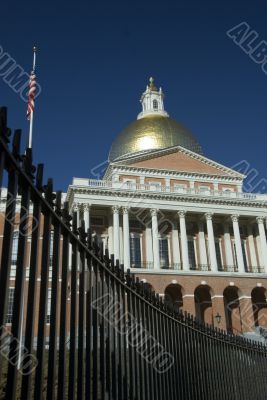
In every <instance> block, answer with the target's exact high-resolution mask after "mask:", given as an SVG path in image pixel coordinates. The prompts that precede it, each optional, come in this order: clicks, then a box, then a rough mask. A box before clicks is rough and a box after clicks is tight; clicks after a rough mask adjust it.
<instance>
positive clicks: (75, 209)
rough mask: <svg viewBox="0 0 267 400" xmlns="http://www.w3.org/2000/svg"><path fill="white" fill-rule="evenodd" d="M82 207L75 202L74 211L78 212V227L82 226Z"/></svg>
mask: <svg viewBox="0 0 267 400" xmlns="http://www.w3.org/2000/svg"><path fill="white" fill-rule="evenodd" d="M80 207H81V205H80V204H79V203H74V204H73V211H74V212H76V214H77V227H79V226H80Z"/></svg>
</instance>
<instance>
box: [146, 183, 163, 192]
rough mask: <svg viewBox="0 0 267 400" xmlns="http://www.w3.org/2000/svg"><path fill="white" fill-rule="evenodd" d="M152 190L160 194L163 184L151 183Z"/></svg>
mask: <svg viewBox="0 0 267 400" xmlns="http://www.w3.org/2000/svg"><path fill="white" fill-rule="evenodd" d="M149 188H150V190H153V191H156V192H159V191H160V190H161V183H160V182H149Z"/></svg>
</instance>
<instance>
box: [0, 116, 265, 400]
mask: <svg viewBox="0 0 267 400" xmlns="http://www.w3.org/2000/svg"><path fill="white" fill-rule="evenodd" d="M20 136H21V132H20V131H15V133H14V135H13V138H12V143H10V141H11V135H10V130H9V129H8V128H7V123H6V110H5V109H1V112H0V187H3V186H6V188H7V190H6V192H5V193H6V194H5V196H4V192H3V191H2V193H1V199H0V200H2V201H1V202H0V207H2V210H0V211H1V218H2V222H3V232H0V235H2V239H0V240H1V241H0V244H1V267H0V268H1V269H0V391H1V392H0V398H4V399H8V400H13V399H16V398H21V399H31V398H33V399H36V400H37V399H38V400H41V399H55V398H57V399H76V398H77V399H94V400H95V399H102V400H103V399H105V400H106V399H107V400H111V399H125V400H126V399H129V400H141V399H142V400H143V399H151V400H161V399H164V400H166V399H173V400H174V399H190V400H191V399H196V400H201V399H203V400H204V399H205V400H206V399H210V400H214V399H221V400H230V399H235V400H236V399H240V400H241V399H242V400H244V399H251V398H254V399H257V400H260V399H262V400H264V399H265V398H266V395H267V380H266V376H267V349H266V347H264V346H262V345H260V344H257V343H254V342H250V341H247V340H245V339H243V338H241V337H238V336H233V335H230V334H226V333H225V332H223V331H220V330H218V329H214V328H212V327H210V326H207V325H204V324H201V323H200V322H198V321H196V320H195V319H194V318H193V317H192V316H191V315H189V314H186V313H181V312H179V311H177V310H176V309H175V308H173V306H172V305H171V304H169V303H165V302H164V301H163V299H162V298H160V297H159V295H157V294H155V293H154V292H152V291H151V289H150V287H149V286H148V285H146V284H144V283H142V282H139V280H138V279H137V278H135V277H133V276H132V275H131V274H130V273H129V271H128V272H127V273H125V271H124V270H123V266H120V265H119V264H118V262H115V263H114V259H113V258H112V257H111V259H110V258H109V255H108V254H103V251H102V250H101V249H100V248H99V246H98V244H97V243H96V241H94V239H92V237H91V235H90V232H85V230H84V224H83V223H82V224H81V226H79V227H78V226H77V222H76V221H77V216H76V214H75V213H74V214H73V215H72V216H70V214H69V209H68V204H67V203H65V204H64V206H63V207H62V198H61V193H60V192H57V193H54V191H53V185H52V181H51V180H50V179H49V180H48V182H47V184H46V185H43V182H42V175H43V167H42V165H38V166H37V167H36V168H35V167H34V166H33V164H32V154H31V150H30V149H27V150H26V153H25V154H22V153H21V151H20ZM10 147H11V150H10V149H9V148H10ZM3 197H5V198H3ZM17 213H19V215H17ZM15 231H18V232H19V234H18V246H17V257H16V267H15V275H16V276H15V279H14V276H13V278H12V274H11V272H12V271H11V264H12V259H14V246H13V236H14V232H15ZM51 238H53V239H51ZM13 275H14V274H13ZM10 288H13V291H14V292H13V294H14V299H13V305H12V313H11V316H10V318H11V319H10V321H11V323H10V324H6V315H7V307H9V308H10V305H9V304H8V301H9V300H10V296H9V293H10ZM9 312H10V310H9ZM48 314H49V318H47V317H48ZM48 320H49V322H50V324H49V325H48V324H47V321H48Z"/></svg>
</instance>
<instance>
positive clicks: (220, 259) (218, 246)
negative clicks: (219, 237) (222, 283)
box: [215, 241, 223, 271]
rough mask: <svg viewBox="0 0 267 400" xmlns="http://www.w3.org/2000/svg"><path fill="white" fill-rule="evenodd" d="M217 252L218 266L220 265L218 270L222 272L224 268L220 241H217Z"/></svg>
mask: <svg viewBox="0 0 267 400" xmlns="http://www.w3.org/2000/svg"><path fill="white" fill-rule="evenodd" d="M215 250H216V259H217V264H218V270H219V271H222V270H223V266H222V258H221V248H220V242H219V241H215Z"/></svg>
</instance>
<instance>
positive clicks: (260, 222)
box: [256, 217, 267, 273]
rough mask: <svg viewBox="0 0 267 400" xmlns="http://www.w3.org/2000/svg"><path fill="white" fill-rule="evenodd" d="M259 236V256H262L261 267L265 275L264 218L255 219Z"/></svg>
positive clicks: (266, 250) (266, 267) (265, 245)
mask: <svg viewBox="0 0 267 400" xmlns="http://www.w3.org/2000/svg"><path fill="white" fill-rule="evenodd" d="M256 219H257V222H258V227H259V234H260V242H261V255H262V267H264V271H265V273H267V243H266V235H265V229H264V217H257V218H256Z"/></svg>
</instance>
